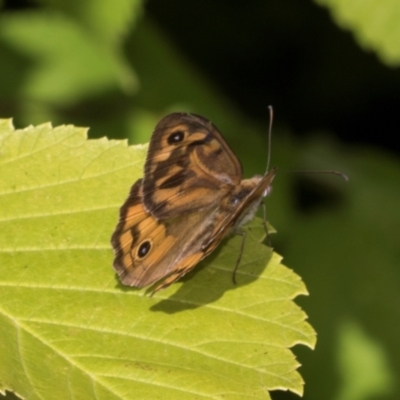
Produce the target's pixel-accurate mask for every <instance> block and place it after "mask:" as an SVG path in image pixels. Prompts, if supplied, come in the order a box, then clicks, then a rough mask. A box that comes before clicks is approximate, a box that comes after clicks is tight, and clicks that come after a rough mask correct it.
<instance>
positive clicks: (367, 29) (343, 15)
mask: <svg viewBox="0 0 400 400" xmlns="http://www.w3.org/2000/svg"><path fill="white" fill-rule="evenodd" d="M317 2H318V3H320V4H322V5H325V6H326V7H328V8H329V9H330V11H331V13H332V15H333V17H334V18H335V20H336V22H337V23H338V24H339V25H341V26H342V27H344V28H346V29H350V30H351V31H352V32H353V34H354V35H355V37H356V38H357V40H358V42H359V43H360V44H361V45H362V46H363V47H364V48H366V49H371V50H374V51H375V52H376V53H377V54H378V56H379V57H380V58H381V59H382V61H384V62H385V63H387V64H389V65H399V64H400V46H399V41H400V23H399V21H400V2H399V1H398V0H380V1H376V0H317Z"/></svg>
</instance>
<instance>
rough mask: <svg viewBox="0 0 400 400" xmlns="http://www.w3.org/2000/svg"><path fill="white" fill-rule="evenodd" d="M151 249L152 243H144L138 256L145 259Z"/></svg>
mask: <svg viewBox="0 0 400 400" xmlns="http://www.w3.org/2000/svg"><path fill="white" fill-rule="evenodd" d="M150 249H151V243H150V242H149V241H148V240H146V241H144V242H143V243H142V244H141V245H140V246H139V249H138V251H137V255H138V257H139V258H143V257H144V256H145V255H146V254H147V253H148V252H149V251H150Z"/></svg>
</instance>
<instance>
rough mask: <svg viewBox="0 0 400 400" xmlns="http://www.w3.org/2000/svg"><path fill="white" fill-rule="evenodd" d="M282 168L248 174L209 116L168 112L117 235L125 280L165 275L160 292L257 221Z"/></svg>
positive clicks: (137, 282) (117, 264)
mask: <svg viewBox="0 0 400 400" xmlns="http://www.w3.org/2000/svg"><path fill="white" fill-rule="evenodd" d="M275 173H276V170H275V169H272V170H271V171H270V172H267V173H266V174H265V175H264V176H254V177H253V178H251V179H242V168H241V165H240V163H239V161H238V159H237V158H236V156H235V155H234V154H233V152H232V151H231V150H230V148H229V147H228V145H227V144H226V142H225V140H224V139H223V138H222V136H221V134H220V133H219V131H218V130H217V128H216V127H215V126H214V125H212V124H211V122H210V121H208V120H207V119H205V118H203V117H200V116H198V115H193V114H186V113H174V114H170V115H168V116H166V117H164V118H163V119H162V120H161V121H160V122H159V123H158V124H157V126H156V128H155V131H154V133H153V135H152V138H151V140H150V146H149V150H148V154H147V159H146V162H145V167H144V177H143V178H142V179H139V180H138V181H137V182H136V183H135V184H134V185H133V187H132V189H131V193H130V195H129V197H128V199H127V200H126V202H125V204H124V205H123V206H122V208H121V211H120V221H119V223H118V225H117V227H116V230H115V232H114V234H113V236H112V240H111V242H112V245H113V247H114V251H115V260H114V268H115V269H116V271H117V273H118V275H119V278H120V280H121V282H122V283H123V284H125V285H129V286H136V287H144V286H148V285H151V284H153V283H155V282H157V281H160V280H163V281H162V282H161V283H160V284H159V286H157V287H156V289H155V291H158V290H160V289H162V288H164V287H167V286H169V285H170V284H171V283H173V282H175V281H176V280H178V279H179V278H180V277H182V276H183V275H184V274H186V273H187V272H189V271H190V270H191V269H192V268H194V266H195V265H196V264H197V263H198V262H199V261H200V260H201V259H202V258H204V257H205V256H207V255H208V254H210V253H211V252H212V251H213V250H214V249H215V248H216V247H217V245H218V244H219V243H220V242H221V240H222V239H223V238H224V237H225V236H226V235H228V234H230V233H232V232H237V231H238V230H239V229H240V227H241V226H242V225H243V224H244V223H246V222H247V221H249V220H250V219H252V218H253V216H254V214H255V212H256V211H257V209H258V207H259V205H260V202H261V200H262V198H263V197H265V196H266V195H267V194H268V193H269V191H270V188H271V182H272V180H273V178H274V176H275Z"/></svg>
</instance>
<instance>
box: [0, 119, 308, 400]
mask: <svg viewBox="0 0 400 400" xmlns="http://www.w3.org/2000/svg"><path fill="white" fill-rule="evenodd" d="M145 152H146V146H136V147H127V145H126V143H125V142H120V141H109V140H107V139H100V140H87V139H86V132H85V130H84V129H81V128H75V127H73V126H61V127H58V128H54V129H53V128H52V127H51V126H50V125H42V126H38V127H36V128H33V127H29V128H26V129H24V130H17V131H14V129H13V127H12V125H11V123H10V122H9V121H3V122H2V123H1V124H0V176H1V180H0V287H1V289H0V389H2V390H5V389H8V390H13V391H15V392H16V393H18V394H19V395H21V396H23V397H25V398H29V399H43V398H45V399H51V398H57V399H71V398H76V399H122V398H124V399H132V398H138V399H154V398H171V399H188V398H196V399H202V398H210V399H211V398H212V399H244V398H246V399H269V398H270V397H269V391H270V390H273V389H282V390H291V391H292V392H295V393H298V394H301V393H302V391H303V382H302V379H301V377H300V375H299V373H298V372H297V371H296V369H297V367H298V366H299V364H298V363H297V361H296V360H295V357H294V355H293V353H292V352H291V350H290V347H292V346H294V345H295V344H304V345H306V346H309V347H313V346H314V344H315V333H314V331H313V329H312V328H311V326H310V325H309V324H308V323H307V322H306V321H305V319H306V315H305V314H304V312H303V311H302V310H301V309H300V308H299V307H298V306H297V305H296V304H295V303H294V302H293V299H294V298H295V297H296V296H298V295H300V294H306V293H307V291H306V288H305V286H304V284H303V283H302V281H301V280H300V278H299V277H298V276H297V275H296V274H295V273H293V272H292V271H291V270H289V269H288V268H286V267H285V266H283V265H282V264H281V257H280V256H278V255H277V254H275V253H272V251H271V249H269V248H268V247H266V246H264V245H262V244H260V243H259V241H258V239H259V238H260V236H262V235H261V234H260V225H261V223H259V222H257V221H256V222H254V223H253V224H252V225H251V226H250V227H249V228H248V232H249V235H248V237H249V240H248V241H247V242H246V246H245V251H244V254H243V258H242V262H241V265H240V268H239V271H238V273H237V281H238V284H237V285H233V284H232V268H233V266H234V265H235V261H236V258H237V255H238V251H239V249H240V240H241V238H239V237H233V238H231V239H230V240H228V241H226V242H225V243H224V244H223V245H222V246H220V248H219V249H218V250H217V251H216V252H215V253H214V254H213V255H211V256H210V257H209V258H208V259H206V260H204V262H202V263H201V265H199V266H198V267H197V268H196V269H195V271H194V272H193V273H192V274H190V276H187V277H185V279H183V280H182V281H181V282H179V283H176V284H174V285H172V286H171V287H169V288H168V289H166V290H164V291H161V292H158V293H156V295H155V296H154V297H153V298H150V297H148V296H146V295H145V290H136V289H133V288H125V287H123V286H121V285H120V284H119V283H118V280H117V278H116V275H115V273H114V271H113V269H112V267H111V265H112V260H113V254H112V250H111V246H110V243H109V242H110V236H111V234H112V231H113V229H114V227H115V225H116V222H117V218H118V209H119V207H120V204H121V203H122V202H123V200H124V198H125V197H126V195H127V193H128V191H129V187H130V185H131V183H132V182H133V181H134V180H135V179H136V178H137V177H139V176H140V175H141V170H142V164H143V159H144V155H145Z"/></svg>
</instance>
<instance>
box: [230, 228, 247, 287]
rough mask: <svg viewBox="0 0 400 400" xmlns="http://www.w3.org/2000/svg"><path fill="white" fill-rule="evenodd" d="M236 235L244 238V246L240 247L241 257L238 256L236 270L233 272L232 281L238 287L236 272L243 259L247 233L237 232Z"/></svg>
mask: <svg viewBox="0 0 400 400" xmlns="http://www.w3.org/2000/svg"><path fill="white" fill-rule="evenodd" d="M235 233H236V234H237V235H240V236H241V237H242V244H241V245H240V253H239V256H238V258H237V260H236V265H235V269H234V270H233V273H232V281H233V283H234V284H235V285H236V271H237V269H238V267H239V264H240V260H241V259H242V254H243V250H244V244H245V242H246V236H247V233H246V232H245V231H236V232H235Z"/></svg>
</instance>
